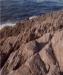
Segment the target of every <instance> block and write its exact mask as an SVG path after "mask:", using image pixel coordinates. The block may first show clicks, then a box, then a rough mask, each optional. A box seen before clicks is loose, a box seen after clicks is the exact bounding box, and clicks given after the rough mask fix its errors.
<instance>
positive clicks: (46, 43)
mask: <svg viewBox="0 0 63 75" xmlns="http://www.w3.org/2000/svg"><path fill="white" fill-rule="evenodd" d="M0 75H63V11H58V12H53V13H49V14H45V15H42V16H38V17H36V18H33V19H30V20H25V21H21V22H19V23H16V25H15V26H14V27H9V26H6V27H4V28H2V29H1V30H0Z"/></svg>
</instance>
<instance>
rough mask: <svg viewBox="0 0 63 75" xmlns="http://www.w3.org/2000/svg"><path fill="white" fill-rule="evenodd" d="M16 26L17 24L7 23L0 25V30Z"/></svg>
mask: <svg viewBox="0 0 63 75" xmlns="http://www.w3.org/2000/svg"><path fill="white" fill-rule="evenodd" d="M15 25H16V23H5V24H1V25H0V30H1V29H2V28H3V27H5V26H12V27H13V26H15Z"/></svg>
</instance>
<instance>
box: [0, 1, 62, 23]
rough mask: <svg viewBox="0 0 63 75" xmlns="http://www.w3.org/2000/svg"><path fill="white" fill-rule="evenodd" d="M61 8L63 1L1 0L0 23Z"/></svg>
mask: <svg viewBox="0 0 63 75" xmlns="http://www.w3.org/2000/svg"><path fill="white" fill-rule="evenodd" d="M61 9H63V3H62V2H56V1H53V0H51V1H45V0H43V1H41V0H0V18H1V20H0V24H2V23H7V22H16V21H20V20H22V19H26V18H28V17H30V16H35V15H41V14H45V13H47V12H50V11H56V10H61Z"/></svg>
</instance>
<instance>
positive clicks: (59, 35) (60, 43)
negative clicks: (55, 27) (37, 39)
mask: <svg viewBox="0 0 63 75" xmlns="http://www.w3.org/2000/svg"><path fill="white" fill-rule="evenodd" d="M52 47H53V50H54V53H55V56H56V58H57V61H58V62H59V66H60V69H61V71H63V30H62V31H58V32H56V33H55V34H54V36H53V38H52Z"/></svg>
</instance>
